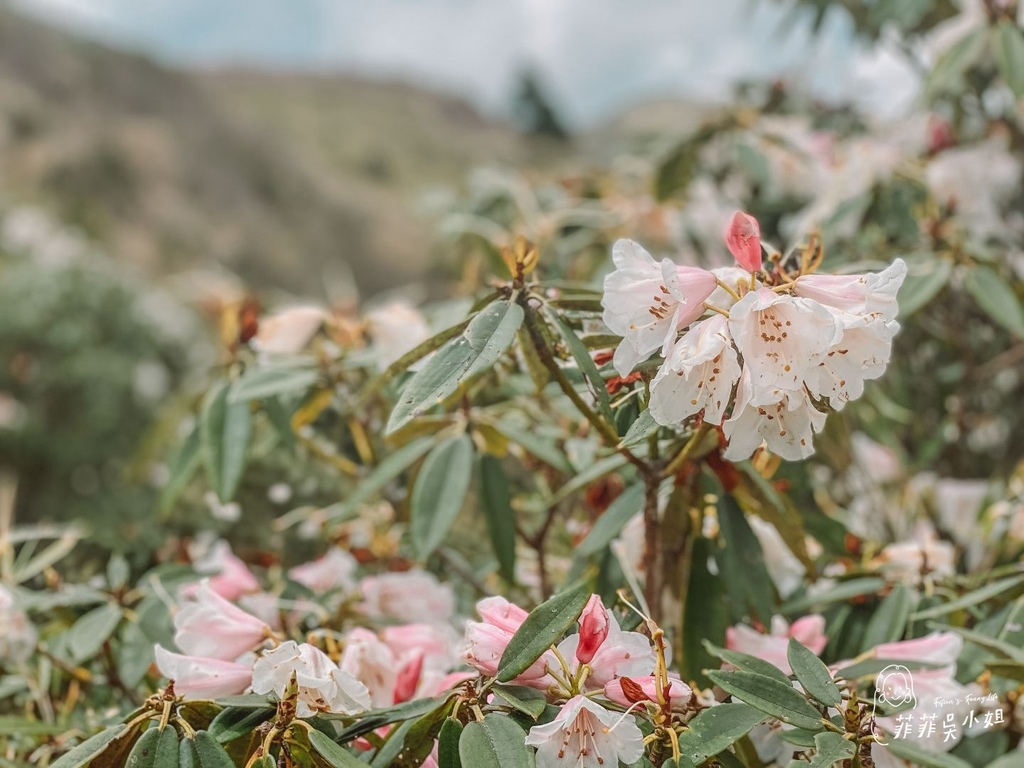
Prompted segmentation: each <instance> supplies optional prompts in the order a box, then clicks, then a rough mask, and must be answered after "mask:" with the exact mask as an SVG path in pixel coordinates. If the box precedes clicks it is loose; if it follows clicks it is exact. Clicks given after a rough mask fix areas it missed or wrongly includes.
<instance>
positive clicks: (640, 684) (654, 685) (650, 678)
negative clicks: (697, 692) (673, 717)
mask: <svg viewBox="0 0 1024 768" xmlns="http://www.w3.org/2000/svg"><path fill="white" fill-rule="evenodd" d="M625 681H629V682H625ZM627 688H628V690H627ZM663 693H665V697H666V699H667V700H668V705H669V708H671V709H685V708H686V705H687V704H689V703H690V699H692V698H693V690H692V689H691V688H690V686H688V685H687V684H686V683H684V682H683V681H682V680H677V679H676V678H669V681H668V687H667V689H666V690H665V691H664V692H663ZM604 695H605V696H606V697H608V700H609V701H614V702H615V703H616V704H620V705H622V706H623V707H628V706H630V705H632V704H635V703H636V702H637V701H643V700H647V701H653V702H654V703H658V680H657V677H655V676H654V675H646V676H645V677H637V678H632V679H631V678H628V677H617V678H615V679H614V680H612V681H610V682H609V683H607V684H606V685H605V687H604Z"/></svg>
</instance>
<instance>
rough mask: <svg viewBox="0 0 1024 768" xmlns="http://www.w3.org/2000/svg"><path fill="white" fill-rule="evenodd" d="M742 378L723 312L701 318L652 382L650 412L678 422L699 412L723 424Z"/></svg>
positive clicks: (707, 419) (661, 421) (667, 422)
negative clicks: (735, 387)
mask: <svg viewBox="0 0 1024 768" xmlns="http://www.w3.org/2000/svg"><path fill="white" fill-rule="evenodd" d="M739 377H740V364H739V360H738V358H737V355H736V350H735V349H734V348H733V346H732V339H731V338H730V337H729V325H728V321H727V320H726V318H725V317H723V316H722V315H715V316H714V317H711V318H709V319H707V320H702V321H701V322H699V323H697V324H696V325H695V326H693V327H692V328H691V329H690V332H689V333H687V334H686V335H684V336H683V337H682V338H681V339H679V341H677V342H676V343H675V345H674V346H673V347H672V349H671V350H670V351H669V353H668V355H667V356H666V358H665V364H664V365H662V366H661V369H660V370H659V371H658V373H657V375H656V376H655V377H654V381H653V382H652V383H651V404H650V408H651V415H652V416H653V417H654V420H655V421H657V422H658V423H659V424H665V425H670V424H678V423H679V422H681V421H683V420H684V419H686V418H687V417H689V416H692V415H693V414H695V413H698V412H699V411H701V410H703V411H704V421H705V422H707V423H709V424H721V423H722V418H723V417H724V415H725V409H726V408H727V407H728V406H729V402H730V398H731V397H732V388H733V385H735V384H736V381H737V379H739Z"/></svg>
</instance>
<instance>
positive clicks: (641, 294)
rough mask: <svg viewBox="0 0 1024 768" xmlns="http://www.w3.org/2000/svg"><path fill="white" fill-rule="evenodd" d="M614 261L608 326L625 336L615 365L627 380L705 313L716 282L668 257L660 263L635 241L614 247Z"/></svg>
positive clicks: (607, 295) (607, 289)
mask: <svg viewBox="0 0 1024 768" xmlns="http://www.w3.org/2000/svg"><path fill="white" fill-rule="evenodd" d="M612 261H613V262H614V263H615V271H614V272H612V273H611V274H609V275H608V276H607V277H606V278H605V280H604V297H603V299H602V304H603V306H604V322H605V325H607V326H608V328H610V329H611V330H612V332H613V333H617V334H618V335H620V336H622V342H621V343H620V344H619V346H618V349H616V350H615V357H614V359H613V364H614V366H615V370H616V371H618V373H619V375H620V376H625V375H626V374H628V373H629V372H630V371H632V370H633V368H634V367H635V366H636V365H637V363H640V362H642V361H644V360H646V359H647V358H648V357H650V355H651V353H653V352H654V351H656V350H664V349H666V348H667V347H668V345H669V344H671V343H672V342H673V341H675V338H676V334H677V332H678V331H679V329H681V328H684V327H686V326H687V325H689V324H690V323H692V322H693V321H695V320H697V319H698V318H699V317H700V316H701V315H702V314H704V311H705V308H704V301H705V300H706V299H707V298H708V296H710V295H711V293H712V292H713V291H714V290H715V288H716V286H717V281H716V278H715V276H714V275H713V274H712V273H711V272H708V271H707V270H704V269H700V268H698V267H681V266H679V265H677V264H675V263H673V262H672V261H671V260H669V259H664V260H663V261H662V262H661V263H660V264H659V263H657V262H655V260H654V258H653V257H652V256H651V255H650V254H649V253H648V252H647V251H646V250H644V249H643V248H642V247H641V246H640V245H639V244H638V243H635V242H633V241H632V240H619V241H618V242H616V243H615V245H614V246H613V247H612Z"/></svg>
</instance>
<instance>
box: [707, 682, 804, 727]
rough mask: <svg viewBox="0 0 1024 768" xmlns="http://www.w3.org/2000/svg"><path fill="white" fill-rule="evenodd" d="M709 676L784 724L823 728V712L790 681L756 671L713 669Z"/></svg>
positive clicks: (725, 688) (747, 702) (731, 692)
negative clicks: (812, 704) (783, 680)
mask: <svg viewBox="0 0 1024 768" xmlns="http://www.w3.org/2000/svg"><path fill="white" fill-rule="evenodd" d="M707 675H708V677H709V678H711V680H712V681H713V682H715V683H717V684H718V685H719V686H720V687H721V688H722V690H724V691H725V692H726V693H729V694H732V695H733V696H735V697H736V698H737V699H739V700H740V701H742V702H744V703H746V704H750V705H751V706H752V707H757V708H758V709H760V710H761V711H762V712H766V713H768V714H769V715H771V716H772V717H775V718H778V719H779V720H781V721H782V722H784V723H789V724H790V725H795V726H796V727H797V728H806V729H807V730H809V731H820V730H821V729H822V725H821V714H820V713H819V712H818V711H817V710H816V709H815V708H814V707H813V706H811V703H810V702H809V701H807V699H805V698H804V697H803V696H801V695H800V694H799V693H798V692H797V691H796V690H794V689H793V687H792V686H791V685H790V684H789V683H788V682H786V683H783V682H781V681H779V680H776V679H774V678H771V677H765V676H764V675H759V674H757V673H755V672H744V671H742V670H740V671H738V672H721V671H711V672H708V673H707Z"/></svg>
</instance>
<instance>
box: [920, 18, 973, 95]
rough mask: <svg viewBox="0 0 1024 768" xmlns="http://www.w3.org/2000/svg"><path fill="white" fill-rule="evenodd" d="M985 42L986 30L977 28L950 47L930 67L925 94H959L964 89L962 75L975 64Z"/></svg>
mask: <svg viewBox="0 0 1024 768" xmlns="http://www.w3.org/2000/svg"><path fill="white" fill-rule="evenodd" d="M987 42H988V28H987V27H985V26H979V27H976V28H975V29H973V30H971V31H970V32H968V33H967V34H966V35H964V36H963V37H962V38H961V39H960V40H958V41H957V42H956V43H955V44H954V45H952V46H951V47H950V48H949V50H947V51H946V52H945V53H944V54H943V55H942V56H941V57H940V58H939V60H938V61H936V62H935V66H934V67H932V70H931V73H930V74H929V76H928V82H927V84H926V88H925V91H926V93H927V94H928V95H929V96H931V97H934V96H936V95H938V94H943V93H953V94H955V93H959V92H960V91H961V90H962V89H963V88H964V87H965V85H964V75H965V74H966V72H967V70H968V69H970V68H971V67H972V66H973V65H974V64H975V63H977V61H978V59H979V58H980V57H981V54H982V53H983V52H984V51H985V48H986V44H987Z"/></svg>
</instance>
